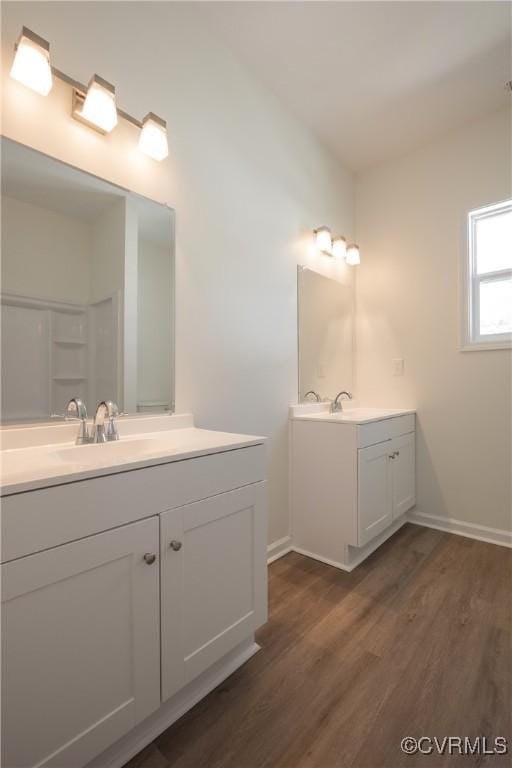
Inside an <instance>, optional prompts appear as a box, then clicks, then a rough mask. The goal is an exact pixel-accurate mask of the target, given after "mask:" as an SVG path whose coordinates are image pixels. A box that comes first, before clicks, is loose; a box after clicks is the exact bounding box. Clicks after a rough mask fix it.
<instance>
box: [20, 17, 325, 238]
mask: <svg viewBox="0 0 512 768" xmlns="http://www.w3.org/2000/svg"><path fill="white" fill-rule="evenodd" d="M14 51H15V54H14V61H13V63H12V67H11V72H10V74H11V77H12V78H13V79H14V80H18V82H20V83H23V85H26V86H27V87H28V88H31V89H32V90H33V91H36V92H37V93H40V94H42V95H43V96H46V95H47V94H48V93H49V92H50V90H51V87H52V84H53V80H52V75H54V76H55V77H58V78H59V80H62V81H63V82H64V83H67V84H68V85H70V86H71V88H72V90H73V105H72V110H71V113H72V116H73V117H74V118H75V119H76V120H79V121H80V122H81V123H85V125H87V126H88V127H89V128H93V129H94V130H95V131H99V132H100V133H110V131H112V130H113V129H114V128H115V127H116V125H117V123H118V119H119V118H120V117H122V118H123V120H126V121H127V122H128V123H131V124H132V125H134V126H135V127H136V128H138V129H139V131H140V136H139V149H140V150H141V152H144V154H146V155H149V157H151V158H153V159H154V160H163V159H164V158H165V157H167V155H168V154H169V147H168V145H167V123H166V122H165V120H162V118H161V117H158V116H157V115H155V114H154V113H153V112H149V113H148V114H147V115H146V117H145V118H144V120H143V121H142V122H141V121H140V120H137V118H136V117H133V116H132V115H129V114H128V112H124V111H123V110H122V109H118V108H117V107H116V89H115V87H114V86H113V85H112V84H111V83H109V82H108V81H107V80H104V79H103V78H102V77H100V76H99V75H94V76H93V77H92V78H91V80H90V82H89V85H88V86H85V85H83V84H82V83H80V82H78V81H77V80H75V79H74V78H72V77H70V76H69V75H66V74H65V72H62V71H61V70H59V69H57V68H56V67H52V66H51V65H50V44H49V43H48V42H47V41H46V40H44V39H43V38H42V37H39V35H36V33H35V32H32V30H30V29H27V27H22V30H21V35H20V37H19V39H18V42H17V43H16V45H15V46H14ZM329 235H330V233H329Z"/></svg>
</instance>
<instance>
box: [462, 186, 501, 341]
mask: <svg viewBox="0 0 512 768" xmlns="http://www.w3.org/2000/svg"><path fill="white" fill-rule="evenodd" d="M506 211H512V200H504V201H503V202H501V203H496V204H494V205H488V206H485V207H483V208H477V209H475V210H473V211H470V212H469V213H468V215H467V224H466V226H467V239H466V248H465V254H464V260H463V264H464V274H463V290H464V297H463V299H464V301H463V307H464V313H463V338H462V346H461V349H462V351H463V352H474V351H477V350H491V349H512V333H496V334H485V335H481V334H480V285H481V284H482V283H490V282H493V281H494V280H502V279H503V278H506V277H512V269H500V270H497V271H496V272H486V273H484V274H482V275H479V274H478V273H477V268H476V258H477V254H476V225H477V222H478V221H479V220H480V219H485V218H487V217H489V216H494V215H496V213H498V212H499V213H505V212H506Z"/></svg>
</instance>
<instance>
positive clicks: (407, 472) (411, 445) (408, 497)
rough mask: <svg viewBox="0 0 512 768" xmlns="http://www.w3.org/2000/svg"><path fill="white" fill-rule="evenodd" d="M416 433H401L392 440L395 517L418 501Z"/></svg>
mask: <svg viewBox="0 0 512 768" xmlns="http://www.w3.org/2000/svg"><path fill="white" fill-rule="evenodd" d="M415 444H416V441H415V433H414V432H411V433H410V434H408V435H401V436H400V437H396V438H395V439H394V440H393V441H392V453H393V455H394V459H393V518H394V519H396V518H397V517H400V515H403V514H404V512H407V510H409V509H411V507H413V506H414V505H415V503H416V456H415Z"/></svg>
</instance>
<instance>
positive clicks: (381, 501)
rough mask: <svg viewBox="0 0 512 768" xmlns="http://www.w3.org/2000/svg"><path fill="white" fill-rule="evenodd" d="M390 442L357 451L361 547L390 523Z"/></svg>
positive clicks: (391, 487) (359, 543) (391, 486)
mask: <svg viewBox="0 0 512 768" xmlns="http://www.w3.org/2000/svg"><path fill="white" fill-rule="evenodd" d="M391 453H392V450H391V441H387V442H385V443H379V444H378V445H372V446H370V447H369V448H362V449H360V450H359V451H358V454H359V459H358V523H359V541H358V545H359V546H360V547H361V546H363V544H366V543H367V542H368V541H370V539H372V538H373V537H374V536H377V534H379V533H381V531H383V530H384V529H385V528H387V526H388V525H390V523H391V522H392V489H393V485H392V467H391V464H392V459H391Z"/></svg>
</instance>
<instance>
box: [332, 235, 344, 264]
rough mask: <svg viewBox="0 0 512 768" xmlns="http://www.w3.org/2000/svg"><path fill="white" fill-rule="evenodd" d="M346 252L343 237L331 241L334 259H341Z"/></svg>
mask: <svg viewBox="0 0 512 768" xmlns="http://www.w3.org/2000/svg"><path fill="white" fill-rule="evenodd" d="M346 252H347V241H346V240H345V238H344V237H341V236H339V237H335V238H333V241H332V255H333V256H334V258H335V259H343V258H344V257H345V254H346Z"/></svg>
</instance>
